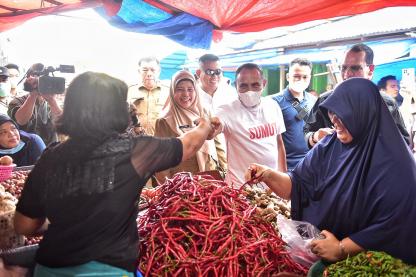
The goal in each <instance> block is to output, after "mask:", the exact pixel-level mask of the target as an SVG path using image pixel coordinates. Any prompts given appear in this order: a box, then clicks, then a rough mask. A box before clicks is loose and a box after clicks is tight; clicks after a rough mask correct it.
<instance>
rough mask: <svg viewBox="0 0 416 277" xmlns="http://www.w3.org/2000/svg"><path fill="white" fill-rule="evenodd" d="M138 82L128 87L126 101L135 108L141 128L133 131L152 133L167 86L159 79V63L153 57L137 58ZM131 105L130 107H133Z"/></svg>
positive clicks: (165, 95)
mask: <svg viewBox="0 0 416 277" xmlns="http://www.w3.org/2000/svg"><path fill="white" fill-rule="evenodd" d="M139 74H140V78H141V80H140V82H139V84H137V85H133V86H131V87H130V88H129V92H128V96H127V101H128V102H129V104H131V105H133V107H135V108H136V114H137V116H138V120H139V123H140V126H141V128H135V132H136V133H139V132H140V131H142V132H144V133H145V134H146V135H151V136H153V135H154V132H155V123H156V119H157V118H158V117H159V114H160V112H161V111H162V108H163V106H164V105H165V102H166V99H167V97H168V95H169V87H168V86H165V85H163V84H161V82H160V80H159V75H160V63H159V60H158V59H157V58H155V57H144V58H142V59H140V60H139ZM133 107H132V108H133Z"/></svg>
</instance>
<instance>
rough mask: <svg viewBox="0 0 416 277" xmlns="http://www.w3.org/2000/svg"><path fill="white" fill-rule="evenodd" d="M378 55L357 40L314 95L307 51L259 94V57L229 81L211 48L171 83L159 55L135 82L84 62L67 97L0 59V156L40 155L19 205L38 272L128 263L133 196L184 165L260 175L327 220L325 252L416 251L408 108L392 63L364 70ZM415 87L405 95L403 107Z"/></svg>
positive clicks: (29, 159) (126, 269)
mask: <svg viewBox="0 0 416 277" xmlns="http://www.w3.org/2000/svg"><path fill="white" fill-rule="evenodd" d="M373 58H374V55H373V51H372V50H371V48H370V47H368V46H367V45H364V44H357V45H354V46H352V47H351V48H350V49H348V51H347V52H346V53H345V57H344V60H343V62H342V67H341V73H342V79H343V82H342V83H341V84H339V85H338V86H337V87H336V88H335V89H334V90H331V91H328V92H325V93H322V94H321V95H320V96H319V97H316V96H315V95H313V94H312V93H309V92H308V87H309V86H310V81H311V77H312V63H311V62H310V61H308V60H307V59H303V58H296V59H294V60H293V61H292V62H291V63H290V64H289V70H288V73H287V75H286V78H287V82H288V86H287V87H286V88H285V89H284V90H282V91H281V92H278V93H276V94H273V95H270V96H264V95H263V91H264V89H265V87H266V84H267V79H266V78H265V74H264V73H263V70H262V68H261V67H260V66H259V65H257V64H255V63H246V64H242V65H240V66H239V67H238V68H237V70H236V72H235V88H234V87H233V86H232V85H230V84H229V82H227V81H226V79H225V78H224V76H223V71H222V68H221V61H220V59H219V58H218V57H217V56H215V55H212V54H206V55H203V56H201V57H200V59H199V68H198V69H197V70H196V71H195V73H192V72H190V71H188V70H180V71H178V72H177V73H176V74H174V76H173V77H172V79H171V82H170V87H167V86H165V85H164V84H162V82H160V80H159V74H160V70H161V68H160V63H159V61H158V60H157V59H156V58H154V57H145V58H143V59H141V60H140V61H139V63H138V66H139V70H138V72H139V76H140V80H139V83H138V84H137V85H133V86H130V87H128V86H127V84H126V83H124V82H123V81H121V80H119V79H116V78H113V77H111V76H109V75H106V74H103V73H94V72H86V73H83V74H80V75H78V76H77V77H76V78H75V79H74V80H73V81H72V82H71V84H70V85H69V87H68V88H67V90H66V95H65V100H64V103H63V107H61V106H60V105H59V104H58V102H57V101H56V98H55V96H54V95H53V94H41V93H39V92H38V91H37V87H36V76H35V75H34V74H31V73H34V72H36V70H37V67H39V65H34V66H32V68H31V69H30V70H29V72H28V73H27V78H26V80H25V88H26V89H27V90H28V93H26V94H20V93H19V92H18V91H17V89H16V86H15V85H13V83H14V82H12V81H11V80H14V79H12V78H17V77H16V76H18V74H19V68H18V67H17V66H15V65H13V64H10V65H8V66H6V67H0V104H1V105H0V108H1V110H0V156H1V155H6V154H7V155H13V159H14V160H15V163H16V164H17V165H18V166H23V165H29V164H35V166H34V168H33V170H32V171H31V173H30V175H29V178H28V179H27V181H26V184H25V187H24V190H23V193H22V196H21V198H20V200H19V203H18V205H17V208H16V216H15V229H16V232H17V233H19V234H23V235H35V234H41V233H42V234H44V237H43V240H42V242H41V244H40V248H39V250H38V252H37V256H36V262H37V266H36V270H35V276H56V275H59V274H70V275H71V274H72V273H74V272H94V273H97V274H100V273H103V272H114V274H121V275H123V276H134V274H135V273H134V272H135V268H136V266H137V265H136V261H137V256H138V255H139V253H137V248H136V245H137V241H138V237H137V229H136V228H137V227H136V217H137V213H138V211H137V206H136V200H137V197H138V196H139V195H140V193H141V190H142V188H143V187H144V186H145V185H146V184H147V185H157V184H158V183H162V182H164V181H165V180H166V178H170V177H172V176H173V175H174V174H175V173H177V172H181V171H188V172H191V173H200V172H210V171H220V172H221V173H222V174H223V175H225V181H226V182H227V183H228V184H230V185H233V186H235V187H240V186H242V185H243V184H245V183H246V182H247V183H258V182H260V183H262V184H264V185H263V186H264V188H266V187H269V188H270V189H272V190H273V191H274V192H275V193H276V194H277V195H279V196H281V197H283V198H286V199H290V200H291V205H292V208H291V209H292V211H291V212H292V218H293V219H295V220H302V221H307V222H310V223H312V224H313V225H315V226H317V227H318V228H319V229H321V230H323V231H322V234H323V236H324V238H323V239H320V240H315V241H313V242H312V245H311V247H312V251H313V252H314V253H316V254H317V255H318V256H320V257H322V258H323V259H326V260H329V261H338V260H341V259H344V258H346V257H348V256H349V255H354V254H356V253H359V252H361V251H363V250H380V251H385V252H387V253H389V254H391V255H393V256H395V257H397V258H401V259H403V260H404V261H406V262H408V263H411V264H416V241H415V240H414V239H413V236H412V232H413V228H414V227H416V226H415V222H416V221H415V219H416V208H415V207H416V206H415V205H413V202H412V201H413V198H414V197H415V196H416V163H415V160H414V157H413V154H412V152H413V149H415V146H414V145H415V143H414V142H413V139H414V133H415V131H414V130H415V129H416V128H414V126H413V125H414V122H415V121H414V120H413V121H412V120H411V119H408V116H407V115H406V116H402V114H401V111H400V109H399V101H398V91H399V88H398V81H397V80H396V78H395V77H394V76H386V77H385V78H382V79H381V80H380V82H379V83H378V84H377V86H376V85H375V84H373V83H372V82H371V79H372V76H373V72H374V68H375V66H374V64H373ZM6 83H7V84H6ZM414 94H415V93H414V92H412V91H411V89H408V90H407V92H406V93H405V95H403V101H402V102H403V104H402V106H403V107H406V108H407V110H406V111H408V110H411V111H413V110H414V108H413V105H414V103H415V101H414V99H413V97H414ZM406 113H407V112H406ZM411 114H413V113H411ZM409 118H412V117H411V116H409ZM409 122H410V123H409ZM58 134H59V135H63V137H64V139H61V140H59V139H58ZM45 145H46V146H47V147H46V150H45ZM42 152H43V153H42ZM149 179H150V180H152V181H151V182H149V181H148V180H149Z"/></svg>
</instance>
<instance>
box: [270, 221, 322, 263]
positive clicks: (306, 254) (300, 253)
mask: <svg viewBox="0 0 416 277" xmlns="http://www.w3.org/2000/svg"><path fill="white" fill-rule="evenodd" d="M276 224H277V228H278V230H279V233H280V234H281V235H282V239H283V241H284V242H286V244H287V245H288V248H289V249H288V250H289V254H290V256H291V257H292V259H293V260H294V261H295V262H297V263H299V264H301V265H304V266H306V267H308V268H309V267H311V266H312V264H313V263H315V262H316V261H317V260H319V259H320V257H319V256H317V255H315V254H314V253H312V251H311V247H310V243H311V241H312V240H314V239H323V236H322V235H321V234H320V231H319V229H318V228H316V227H315V226H313V225H312V224H310V223H308V222H305V221H296V220H291V219H287V218H286V217H284V216H282V215H280V214H279V215H278V216H277V219H276Z"/></svg>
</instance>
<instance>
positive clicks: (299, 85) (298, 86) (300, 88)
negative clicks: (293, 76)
mask: <svg viewBox="0 0 416 277" xmlns="http://www.w3.org/2000/svg"><path fill="white" fill-rule="evenodd" d="M308 86H309V83H306V82H303V81H296V82H293V83H291V84H290V85H289V88H290V89H291V90H293V91H296V92H298V93H302V92H304V91H305V89H307V88H308Z"/></svg>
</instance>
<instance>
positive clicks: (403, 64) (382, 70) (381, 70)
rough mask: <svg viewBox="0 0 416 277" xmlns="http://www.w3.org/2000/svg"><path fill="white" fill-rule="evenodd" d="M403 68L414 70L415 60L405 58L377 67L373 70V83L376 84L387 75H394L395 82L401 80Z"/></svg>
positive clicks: (415, 66)
mask: <svg viewBox="0 0 416 277" xmlns="http://www.w3.org/2000/svg"><path fill="white" fill-rule="evenodd" d="M404 68H416V58H405V59H400V60H395V61H392V62H389V63H384V64H379V65H377V66H376V68H375V70H374V75H373V82H374V83H376V84H377V82H378V81H379V80H380V79H381V78H383V77H384V76H387V75H394V76H396V79H397V80H401V79H402V69H404Z"/></svg>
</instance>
